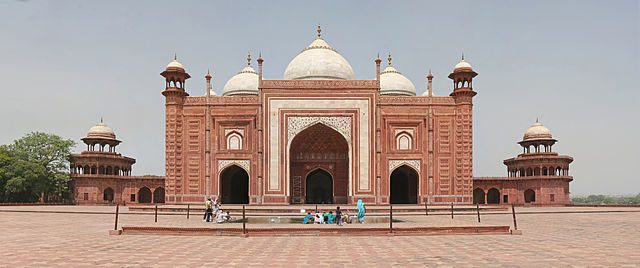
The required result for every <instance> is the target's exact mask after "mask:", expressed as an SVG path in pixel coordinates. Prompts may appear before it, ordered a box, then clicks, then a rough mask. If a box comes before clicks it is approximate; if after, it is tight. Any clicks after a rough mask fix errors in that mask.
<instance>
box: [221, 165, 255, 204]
mask: <svg viewBox="0 0 640 268" xmlns="http://www.w3.org/2000/svg"><path fill="white" fill-rule="evenodd" d="M220 196H221V200H220V202H221V203H223V204H249V174H248V173H247V171H245V170H244V169H243V168H241V167H239V166H237V165H231V166H229V167H227V168H225V169H224V170H222V172H220Z"/></svg>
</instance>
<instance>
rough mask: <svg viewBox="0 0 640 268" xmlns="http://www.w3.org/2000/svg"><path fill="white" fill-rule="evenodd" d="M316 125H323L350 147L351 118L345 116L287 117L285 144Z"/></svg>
mask: <svg viewBox="0 0 640 268" xmlns="http://www.w3.org/2000/svg"><path fill="white" fill-rule="evenodd" d="M317 123H322V124H325V125H327V126H329V127H331V128H333V129H335V130H337V131H338V132H339V133H340V135H342V136H343V137H344V138H345V139H346V140H347V143H348V144H349V145H351V117H346V116H336V117H333V116H313V117H308V116H295V117H289V118H288V121H287V143H288V144H290V143H291V140H293V138H294V137H295V136H296V135H297V134H298V133H300V132H301V131H302V130H304V129H306V128H307V127H309V126H312V125H315V124H317Z"/></svg>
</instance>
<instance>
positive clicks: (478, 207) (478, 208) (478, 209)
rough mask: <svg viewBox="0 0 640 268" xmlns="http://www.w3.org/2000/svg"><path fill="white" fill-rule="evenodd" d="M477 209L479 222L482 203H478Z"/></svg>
mask: <svg viewBox="0 0 640 268" xmlns="http://www.w3.org/2000/svg"><path fill="white" fill-rule="evenodd" d="M476 210H477V211H478V222H480V205H479V204H478V203H476Z"/></svg>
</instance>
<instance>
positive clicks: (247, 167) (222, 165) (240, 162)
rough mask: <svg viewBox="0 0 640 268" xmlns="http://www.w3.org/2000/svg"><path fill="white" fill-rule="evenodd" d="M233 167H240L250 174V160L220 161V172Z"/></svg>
mask: <svg viewBox="0 0 640 268" xmlns="http://www.w3.org/2000/svg"><path fill="white" fill-rule="evenodd" d="M231 165H238V166H239V167H241V168H243V169H244V170H245V171H247V174H249V171H250V165H251V163H250V162H249V160H240V159H229V160H218V172H220V171H222V170H224V169H225V168H226V167H228V166H231Z"/></svg>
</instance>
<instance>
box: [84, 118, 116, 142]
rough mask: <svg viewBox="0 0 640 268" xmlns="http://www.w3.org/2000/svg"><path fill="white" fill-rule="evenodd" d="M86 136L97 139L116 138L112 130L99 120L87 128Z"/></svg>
mask: <svg viewBox="0 0 640 268" xmlns="http://www.w3.org/2000/svg"><path fill="white" fill-rule="evenodd" d="M87 138H99V139H113V140H115V139H116V134H115V133H114V132H113V129H111V128H110V127H109V126H107V124H105V123H103V122H102V120H100V123H98V124H97V125H95V126H93V127H91V128H90V129H89V133H87Z"/></svg>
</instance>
